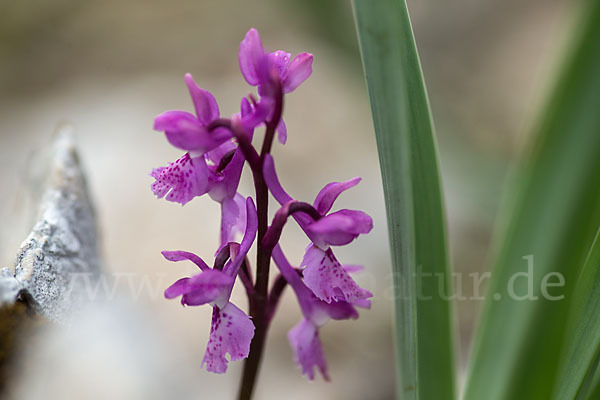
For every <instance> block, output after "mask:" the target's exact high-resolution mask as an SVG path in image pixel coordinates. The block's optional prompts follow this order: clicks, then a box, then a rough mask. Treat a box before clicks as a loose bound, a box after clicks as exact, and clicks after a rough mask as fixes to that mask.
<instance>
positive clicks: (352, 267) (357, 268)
mask: <svg viewBox="0 0 600 400" xmlns="http://www.w3.org/2000/svg"><path fill="white" fill-rule="evenodd" d="M343 267H344V269H345V270H346V272H348V273H349V274H355V273H357V272H362V271H364V270H365V267H363V266H362V265H350V264H346V265H344V266H343Z"/></svg>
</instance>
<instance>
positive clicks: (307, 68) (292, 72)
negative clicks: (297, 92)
mask: <svg viewBox="0 0 600 400" xmlns="http://www.w3.org/2000/svg"><path fill="white" fill-rule="evenodd" d="M312 63H313V55H312V54H310V53H300V54H298V55H297V56H296V57H294V59H293V60H292V62H291V63H290V65H289V67H288V68H287V71H286V74H285V76H284V79H283V82H282V83H283V91H284V92H285V93H290V92H291V91H293V90H294V89H296V88H297V87H298V86H299V85H300V84H301V83H302V82H304V81H305V80H306V79H308V77H309V76H310V74H312Z"/></svg>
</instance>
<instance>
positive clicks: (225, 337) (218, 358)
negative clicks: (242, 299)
mask: <svg viewBox="0 0 600 400" xmlns="http://www.w3.org/2000/svg"><path fill="white" fill-rule="evenodd" d="M253 337H254V324H253V323H252V321H251V320H250V317H248V316H247V315H246V313H244V312H243V311H242V310H240V309H239V308H237V307H236V306H235V305H233V304H232V303H227V305H226V306H225V307H224V308H223V309H219V308H218V307H214V308H213V316H212V324H211V328H210V336H209V339H208V345H207V346H206V353H205V354H204V358H203V359H202V366H204V365H206V370H207V371H210V372H215V373H217V374H223V373H225V372H226V371H227V358H225V355H226V354H227V353H229V355H230V359H231V361H236V360H241V359H242V358H246V357H248V353H249V352H250V342H251V341H252V338H253Z"/></svg>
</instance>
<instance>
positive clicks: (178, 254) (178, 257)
mask: <svg viewBox="0 0 600 400" xmlns="http://www.w3.org/2000/svg"><path fill="white" fill-rule="evenodd" d="M161 254H162V255H163V257H164V258H166V259H167V260H169V261H175V262H176V261H184V260H189V261H191V262H193V263H194V264H196V265H197V266H198V267H199V268H200V269H201V270H202V271H208V270H209V269H210V267H209V266H208V265H206V263H205V262H204V260H203V259H201V258H200V257H198V256H197V255H195V254H194V253H190V252H189V251H180V250H177V251H168V250H164V251H161Z"/></svg>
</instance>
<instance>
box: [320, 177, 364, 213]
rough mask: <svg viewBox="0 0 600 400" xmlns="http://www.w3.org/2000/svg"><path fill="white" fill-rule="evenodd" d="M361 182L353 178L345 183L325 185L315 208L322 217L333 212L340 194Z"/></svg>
mask: <svg viewBox="0 0 600 400" xmlns="http://www.w3.org/2000/svg"><path fill="white" fill-rule="evenodd" d="M360 181H361V178H360V177H356V178H352V179H350V180H347V181H345V182H331V183H328V184H327V185H325V187H323V189H321V191H320V192H319V194H317V197H316V198H315V202H314V203H313V206H314V207H315V208H316V209H317V211H318V212H319V213H320V214H321V215H325V214H327V213H328V212H329V210H331V207H332V206H333V203H334V202H335V200H336V199H337V198H338V196H339V195H340V194H342V193H343V192H345V191H346V190H348V189H350V188H352V187H354V186H356V185H358V183H359V182H360Z"/></svg>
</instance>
